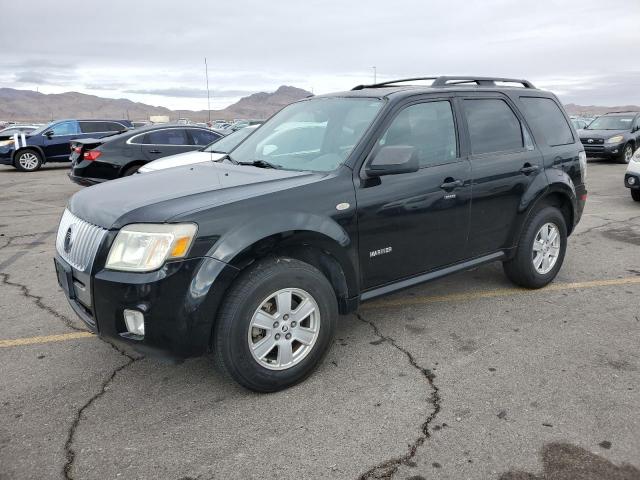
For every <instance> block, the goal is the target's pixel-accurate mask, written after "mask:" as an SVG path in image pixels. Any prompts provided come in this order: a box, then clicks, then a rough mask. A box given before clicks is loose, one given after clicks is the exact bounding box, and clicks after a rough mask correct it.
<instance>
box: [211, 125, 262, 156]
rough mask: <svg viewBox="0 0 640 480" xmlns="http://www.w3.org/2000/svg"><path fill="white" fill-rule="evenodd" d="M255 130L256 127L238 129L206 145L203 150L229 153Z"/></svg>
mask: <svg viewBox="0 0 640 480" xmlns="http://www.w3.org/2000/svg"><path fill="white" fill-rule="evenodd" d="M254 130H255V128H251V127H247V128H243V129H240V130H236V131H235V132H233V133H230V134H229V135H227V136H226V137H222V138H221V139H220V140H216V141H215V142H213V143H210V144H209V145H207V146H206V147H204V148H203V149H202V151H203V152H213V153H229V152H230V151H231V150H233V149H234V148H236V147H237V146H238V144H239V143H240V142H241V141H243V140H244V139H245V138H247V137H248V136H249V135H250V134H251V133H252V132H253V131H254Z"/></svg>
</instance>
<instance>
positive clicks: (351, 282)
mask: <svg viewBox="0 0 640 480" xmlns="http://www.w3.org/2000/svg"><path fill="white" fill-rule="evenodd" d="M415 80H430V81H431V82H432V84H431V85H430V86H417V85H412V82H413V81H415ZM304 124H306V125H307V126H308V127H309V128H303V127H304ZM318 129H320V131H318ZM293 130H295V131H296V132H297V134H296V136H295V137H294V138H292V137H291V136H290V135H289V134H288V132H290V131H293ZM279 132H285V133H287V134H286V135H285V134H279ZM586 165H587V163H586V156H585V154H584V149H583V147H582V144H581V143H580V141H579V139H578V136H577V134H576V131H575V130H574V128H573V127H572V126H571V123H570V121H569V118H568V117H567V115H566V114H565V112H564V110H563V109H562V106H561V104H560V102H559V101H558V99H557V98H556V97H555V96H554V95H553V94H551V93H548V92H543V91H541V90H538V89H536V88H535V87H534V86H533V85H532V84H531V83H529V82H527V81H525V80H512V79H503V78H478V77H437V78H434V77H431V78H428V79H409V80H398V81H394V82H386V83H380V84H375V85H368V86H358V87H355V88H354V89H353V90H352V91H349V92H341V93H337V94H329V95H321V96H316V97H312V98H308V99H305V100H302V101H299V102H296V103H293V104H291V105H289V106H287V107H285V108H283V109H282V110H281V111H280V112H278V113H277V114H276V115H274V116H273V117H271V118H270V119H269V120H268V121H267V122H266V123H265V124H264V125H262V126H261V127H260V128H258V129H257V130H256V131H255V132H253V134H251V135H250V136H249V137H247V138H246V139H245V140H244V141H243V142H242V143H240V144H239V145H238V146H237V147H236V148H235V149H233V150H232V151H231V153H230V154H229V155H227V157H226V158H225V159H223V160H222V161H219V162H206V163H198V164H194V165H187V166H183V167H176V168H172V169H167V170H162V171H158V172H155V173H153V174H149V175H134V176H132V177H128V178H126V179H122V180H119V181H117V182H108V183H105V184H101V185H98V186H95V187H92V188H89V189H86V190H83V191H81V192H78V193H76V194H75V195H74V196H73V197H72V198H71V199H70V201H69V203H68V205H67V209H66V210H65V212H64V214H63V216H62V219H61V221H60V225H59V228H58V235H57V241H56V252H57V253H56V255H55V265H56V270H57V275H58V280H59V283H60V285H61V287H62V289H63V290H64V292H65V294H66V296H67V298H68V299H69V302H70V304H71V306H72V308H73V309H74V311H75V312H76V313H77V314H78V315H79V316H80V318H82V319H83V320H84V322H85V323H86V324H87V325H88V326H89V328H91V329H92V330H93V331H95V332H98V333H99V334H100V335H104V336H107V337H111V338H113V339H118V340H120V341H122V342H126V343H128V344H130V345H132V346H134V347H137V348H139V349H142V350H145V351H150V350H156V351H160V352H164V353H168V354H170V355H177V356H181V357H188V356H195V355H201V354H203V353H206V352H209V351H213V352H214V354H215V359H216V362H217V364H218V366H219V367H220V368H221V369H222V370H223V371H224V372H226V373H228V374H229V375H230V376H231V377H232V378H234V379H235V380H236V381H238V382H239V383H240V384H242V385H243V386H245V387H247V388H250V389H253V390H256V391H261V392H268V391H276V390H280V389H283V388H286V387H288V386H290V385H293V384H295V383H297V382H300V381H301V380H303V379H304V378H306V377H307V376H308V375H309V374H310V373H311V372H312V371H313V369H314V368H315V367H316V366H317V364H318V363H319V362H320V360H321V359H322V358H323V356H324V354H325V352H326V351H327V349H328V347H329V345H331V341H332V336H333V333H334V331H335V328H336V324H337V322H338V318H339V316H338V314H339V313H341V314H347V313H349V312H353V311H355V310H356V309H357V308H358V305H359V304H360V302H363V301H367V300H370V299H373V298H376V297H379V296H381V295H385V294H388V293H391V292H395V291H397V290H400V289H402V288H406V287H410V286H413V285H416V284H419V283H422V282H426V281H430V280H435V279H437V278H440V277H443V276H445V275H448V274H451V273H454V272H459V271H462V270H467V269H470V268H474V267H476V266H478V265H482V264H485V263H489V262H494V261H499V262H502V263H503V266H504V271H505V273H506V275H507V276H508V277H509V278H510V279H511V280H512V281H513V282H514V283H516V284H517V285H520V286H522V287H525V288H540V287H543V286H545V285H547V284H548V283H549V282H551V281H552V280H553V279H554V278H555V276H556V274H557V273H558V271H559V270H560V267H561V266H562V263H563V260H564V257H565V252H566V248H567V237H568V235H570V234H571V232H572V231H573V230H574V228H575V226H576V224H577V223H578V221H579V220H580V217H581V215H582V211H583V208H584V205H585V201H586V197H587V192H586V188H585V177H586Z"/></svg>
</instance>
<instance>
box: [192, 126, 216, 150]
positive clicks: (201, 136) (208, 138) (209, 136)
mask: <svg viewBox="0 0 640 480" xmlns="http://www.w3.org/2000/svg"><path fill="white" fill-rule="evenodd" d="M189 133H190V134H191V137H192V138H193V142H191V143H192V145H202V146H203V147H204V146H205V145H209V144H210V143H211V142H214V141H216V140H217V139H218V138H220V135H218V134H217V133H213V132H210V131H208V130H200V129H195V128H192V129H190V130H189Z"/></svg>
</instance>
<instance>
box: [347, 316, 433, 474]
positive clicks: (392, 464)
mask: <svg viewBox="0 0 640 480" xmlns="http://www.w3.org/2000/svg"><path fill="white" fill-rule="evenodd" d="M356 317H357V318H358V320H360V321H361V322H363V323H366V324H367V325H369V326H370V327H371V328H372V329H373V332H374V334H375V335H376V336H377V337H378V338H379V339H380V340H381V343H382V342H386V343H388V344H389V345H391V346H393V347H394V348H396V349H398V350H399V351H401V352H402V353H403V354H404V355H405V356H406V357H407V360H408V362H409V365H411V366H412V367H413V368H415V369H416V370H418V371H419V372H420V373H421V374H422V375H423V376H424V377H425V378H426V380H427V382H428V384H429V387H430V388H431V390H432V391H431V395H430V397H429V401H430V402H431V404H432V405H433V411H432V412H431V413H430V414H429V416H428V417H427V419H426V420H425V421H424V422H423V423H422V425H421V426H420V430H421V432H422V434H421V435H420V436H419V437H418V438H416V439H415V440H414V441H413V442H412V443H410V444H409V445H408V451H407V453H405V454H404V455H402V456H401V457H396V458H391V459H389V460H385V461H384V462H382V463H379V464H378V465H376V466H375V467H373V468H370V469H369V470H367V471H366V472H365V473H363V474H362V475H361V476H360V477H359V480H372V479H377V480H382V479H390V478H392V477H393V476H394V475H395V474H396V472H397V471H398V469H399V468H400V465H403V464H408V463H409V462H410V461H411V459H412V458H413V457H415V455H416V453H417V451H418V448H419V447H420V446H422V445H423V444H424V442H425V441H426V440H427V438H430V437H431V432H430V431H429V425H431V423H432V422H433V421H434V420H435V418H436V416H437V415H438V413H439V412H440V408H441V407H440V402H441V400H442V398H441V397H440V389H439V388H438V386H437V385H436V384H435V382H434V380H435V378H436V376H435V374H434V373H433V372H432V371H431V370H430V369H428V368H425V367H421V366H420V365H418V362H417V361H416V359H415V357H414V356H413V354H412V353H411V352H409V351H408V350H407V349H406V348H404V347H401V346H400V345H398V343H397V342H396V341H395V339H394V338H392V337H389V336H386V335H383V334H382V332H381V331H380V329H379V328H378V326H377V325H376V324H375V323H373V322H372V321H371V320H367V319H366V318H364V317H363V316H362V315H361V314H360V313H356Z"/></svg>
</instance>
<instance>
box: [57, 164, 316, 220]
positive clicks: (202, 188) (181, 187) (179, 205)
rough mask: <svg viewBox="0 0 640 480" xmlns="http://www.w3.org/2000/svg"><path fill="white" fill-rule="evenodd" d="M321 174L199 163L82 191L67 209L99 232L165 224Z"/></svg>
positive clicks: (132, 176) (307, 180) (74, 197)
mask: <svg viewBox="0 0 640 480" xmlns="http://www.w3.org/2000/svg"><path fill="white" fill-rule="evenodd" d="M324 176H325V175H324V174H318V173H309V172H294V171H287V170H274V169H265V168H258V167H253V166H246V165H232V164H221V163H212V162H206V163H197V164H194V165H187V166H183V167H175V168H171V169H166V170H160V171H157V172H152V173H148V174H143V175H131V176H129V177H125V178H121V179H118V180H112V181H110V182H105V183H102V184H99V185H95V186H93V187H88V188H85V189H84V190H81V191H79V192H78V193H76V194H75V195H73V196H72V197H71V199H70V200H69V204H68V207H67V208H69V210H71V212H72V213H73V214H74V215H76V216H78V217H80V218H82V219H83V220H85V221H87V222H89V223H92V224H94V225H98V226H100V227H103V228H108V229H111V228H120V227H122V226H123V225H126V224H129V223H149V222H156V223H162V222H167V221H169V220H170V219H171V218H173V217H175V216H176V215H180V214H183V213H186V212H189V211H192V210H199V209H203V208H211V207H215V206H219V205H224V204H227V203H233V202H236V201H239V200H242V199H245V198H251V197H255V196H259V195H265V194H268V193H272V192H275V191H279V190H284V189H287V188H292V187H296V186H300V185H305V184H308V183H312V182H315V181H318V180H319V179H321V178H323V177H324Z"/></svg>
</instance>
